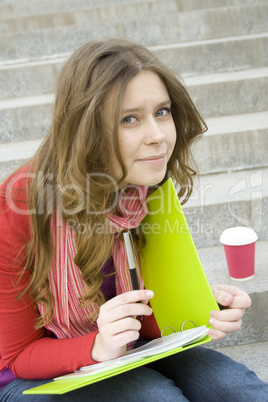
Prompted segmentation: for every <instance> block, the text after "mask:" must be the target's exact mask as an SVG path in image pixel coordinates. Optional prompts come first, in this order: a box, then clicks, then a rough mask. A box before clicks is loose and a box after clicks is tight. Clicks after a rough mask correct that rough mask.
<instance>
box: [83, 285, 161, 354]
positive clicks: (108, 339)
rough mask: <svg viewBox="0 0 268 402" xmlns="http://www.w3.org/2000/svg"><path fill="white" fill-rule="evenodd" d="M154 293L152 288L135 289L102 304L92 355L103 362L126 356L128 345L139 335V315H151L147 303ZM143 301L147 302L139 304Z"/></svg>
mask: <svg viewBox="0 0 268 402" xmlns="http://www.w3.org/2000/svg"><path fill="white" fill-rule="evenodd" d="M153 296H154V293H153V292H152V291H150V290H134V291H130V292H126V293H122V294H121V295H119V296H116V297H114V298H113V299H111V300H109V301H107V302H106V303H105V304H103V305H102V306H101V307H100V313H99V317H98V319H97V324H98V328H99V333H98V334H97V336H96V338H95V342H94V345H93V348H92V350H91V358H92V359H93V360H95V361H98V362H102V361H105V360H110V359H115V358H117V357H120V356H123V355H124V354H125V352H126V345H127V343H129V342H132V341H135V340H137V339H138V338H139V330H140V329H141V323H140V321H139V320H137V319H136V316H139V315H151V314H152V309H151V308H150V307H149V306H147V303H148V300H149V299H151V298H152V297H153ZM140 301H142V302H143V303H138V302H140Z"/></svg>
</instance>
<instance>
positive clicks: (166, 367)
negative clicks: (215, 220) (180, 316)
mask: <svg viewBox="0 0 268 402" xmlns="http://www.w3.org/2000/svg"><path fill="white" fill-rule="evenodd" d="M205 129H206V125H205V123H204V121H203V120H202V118H201V116H200V115H199V113H198V111H197V110H196V108H195V106H194V104H193V103H192V101H191V99H190V97H189V95H188V94H187V92H186V90H185V89H184V87H183V85H182V84H181V82H180V81H179V80H178V79H177V78H176V77H175V75H174V74H173V73H171V72H170V71H169V70H168V68H167V67H165V66H163V65H162V64H161V63H160V61H159V60H158V59H157V58H156V57H155V56H154V55H153V54H152V53H150V52H149V51H148V50H147V49H146V48H145V47H143V46H141V45H138V44H136V43H132V42H129V41H127V40H116V39H109V40H104V41H96V42H91V43H87V44H85V45H84V46H82V47H81V48H80V49H78V50H77V51H76V52H74V54H73V55H72V56H71V57H70V58H69V60H68V61H67V62H66V64H65V65H64V67H63V69H62V72H61V74H60V76H59V79H58V84H57V91H56V100H55V107H54V115H53V120H52V125H51V128H50V130H49V132H48V135H47V137H46V139H45V140H44V142H43V144H42V145H41V147H40V149H39V150H38V151H37V153H36V154H35V155H34V157H33V158H32V160H30V161H29V162H28V163H27V164H26V165H25V166H24V167H22V168H21V169H20V170H19V171H17V172H15V173H14V174H13V175H11V176H10V177H9V178H8V179H7V180H6V181H5V182H4V183H3V184H2V186H1V196H0V227H1V233H0V239H1V240H0V242H1V247H0V288H1V292H0V354H1V360H0V370H1V372H0V382H1V387H2V389H1V391H0V399H1V401H14V400H16V402H19V401H24V400H27V401H28V400H29V401H30V400H35V397H34V396H32V397H31V396H27V397H26V396H23V395H22V391H23V390H25V389H28V388H31V387H33V386H37V385H39V384H42V383H45V382H47V381H48V380H49V379H51V378H53V377H55V376H59V375H62V374H65V373H68V372H72V371H74V370H77V369H78V368H79V367H80V366H84V365H90V364H95V363H96V362H102V361H105V360H108V359H113V358H116V357H119V356H122V355H124V353H125V351H126V348H127V347H133V345H134V344H135V342H136V341H137V340H138V339H139V338H140V337H142V338H143V339H151V338H153V337H154V336H155V332H154V330H153V328H154V327H153V325H151V324H150V322H153V318H152V317H153V315H152V309H151V308H150V305H149V304H148V301H149V300H150V299H151V298H152V297H153V292H152V291H151V290H149V289H144V286H143V283H142V279H141V278H139V279H140V287H141V289H140V290H135V291H133V290H132V287H131V282H130V278H129V273H128V267H127V263H126V259H125V253H124V246H123V242H122V231H123V230H124V229H132V230H133V235H134V239H135V242H136V244H137V242H138V240H139V237H140V236H141V235H140V234H139V231H137V230H135V228H138V226H139V224H140V222H141V221H142V219H143V218H144V216H145V215H146V213H147V208H146V203H145V199H146V196H147V194H148V193H150V192H151V191H152V190H153V187H154V186H155V185H158V184H161V183H162V182H163V181H165V180H166V179H167V178H168V177H169V176H172V177H173V179H174V181H175V182H176V183H177V184H178V186H179V187H180V190H179V197H180V198H181V200H182V202H185V201H186V200H187V199H188V198H189V196H190V194H191V190H192V176H193V174H194V173H195V170H194V163H193V160H192V158H191V151H190V146H191V144H192V142H193V141H194V140H195V139H197V138H198V137H199V136H200V135H201V134H202V133H203V132H204V131H205ZM214 293H215V297H216V300H217V302H218V303H219V304H220V305H222V306H225V307H228V309H224V310H222V311H212V312H211V318H210V324H211V325H212V326H213V328H214V329H210V331H209V335H210V337H211V338H212V339H220V338H223V337H224V336H225V334H226V333H227V332H232V331H236V330H238V329H239V328H240V325H241V317H242V316H243V314H244V311H245V308H247V307H249V305H250V299H249V297H248V295H247V294H246V293H244V292H242V291H241V290H239V289H237V288H234V287H228V286H224V285H218V286H215V287H214ZM138 301H142V302H143V303H137V302H138ZM178 308H179V306H178ZM138 316H143V317H144V318H143V320H142V322H141V321H139V320H138V318H137V317H138ZM150 320H151V321H150ZM258 398H259V399H258ZM59 399H60V400H61V401H69V400H70V401H81V400H90V401H100V400H101V401H111V400H112V401H121V400H122V401H125V400H128V401H132V400H133V401H134V400H135V401H136V400H137V399H139V400H141V401H161V402H163V401H186V400H190V401H213V402H214V401H215V400H222V401H227V400H228V401H241V402H242V401H252V400H261V401H264V400H268V384H265V383H263V382H262V381H260V380H259V379H258V378H257V376H256V375H255V374H254V373H252V372H251V371H249V370H248V369H247V368H246V367H245V366H242V365H240V364H238V363H236V362H234V361H233V360H231V359H229V358H227V357H226V356H224V355H222V354H220V353H217V352H215V351H213V350H209V349H206V348H201V347H196V348H193V349H191V350H189V351H185V352H183V353H179V354H178V355H174V356H172V357H169V358H166V359H162V360H159V361H158V362H156V363H153V364H150V365H148V366H146V367H141V368H138V369H135V370H132V371H130V372H127V373H124V374H121V375H118V376H116V377H113V378H111V379H107V380H104V381H101V382H100V383H96V384H93V385H90V386H87V387H84V388H82V389H80V390H77V391H73V392H72V393H70V394H65V395H64V396H62V397H56V396H52V395H40V396H38V400H40V401H56V400H59Z"/></svg>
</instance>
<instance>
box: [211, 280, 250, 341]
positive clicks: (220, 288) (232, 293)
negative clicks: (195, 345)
mask: <svg viewBox="0 0 268 402" xmlns="http://www.w3.org/2000/svg"><path fill="white" fill-rule="evenodd" d="M212 290H213V293H214V296H215V299H216V301H217V303H218V304H219V305H220V306H221V307H222V308H223V309H222V310H221V311H212V312H211V313H210V315H211V318H210V319H209V324H210V325H211V326H212V327H213V328H214V329H210V330H209V333H208V335H209V336H210V338H211V339H222V338H224V337H225V336H226V333H227V332H235V331H238V330H239V329H240V328H241V323H242V321H241V318H242V317H243V315H244V313H245V309H246V308H248V307H250V305H251V300H250V297H249V295H248V294H247V293H246V292H244V291H243V290H241V289H238V288H236V287H234V286H228V285H215V286H212Z"/></svg>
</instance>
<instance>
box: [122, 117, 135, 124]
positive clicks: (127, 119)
mask: <svg viewBox="0 0 268 402" xmlns="http://www.w3.org/2000/svg"><path fill="white" fill-rule="evenodd" d="M135 121H136V117H135V116H126V117H124V118H123V119H122V123H123V124H131V123H135Z"/></svg>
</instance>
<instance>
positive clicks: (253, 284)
mask: <svg viewBox="0 0 268 402" xmlns="http://www.w3.org/2000/svg"><path fill="white" fill-rule="evenodd" d="M197 251H198V255H199V257H200V260H201V263H202V265H203V268H204V271H205V273H206V276H207V278H208V281H209V283H210V284H211V285H215V284H225V285H229V286H236V287H239V288H240V289H242V290H244V291H245V292H247V293H248V294H249V295H250V297H251V301H252V304H251V307H250V308H248V309H247V311H246V313H245V315H244V317H243V319H242V328H241V330H240V331H239V332H235V333H230V334H228V335H227V337H226V338H225V339H223V340H220V341H213V342H211V343H210V344H209V345H208V347H212V348H222V347H227V346H228V347H229V346H233V345H238V344H251V343H255V342H257V343H258V342H268V314H267V312H268V241H257V242H256V245H255V273H254V276H253V278H251V279H248V280H233V279H231V278H230V275H229V271H228V266H227V262H226V257H225V253H224V248H223V245H220V246H218V247H208V248H203V249H198V250H197Z"/></svg>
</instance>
